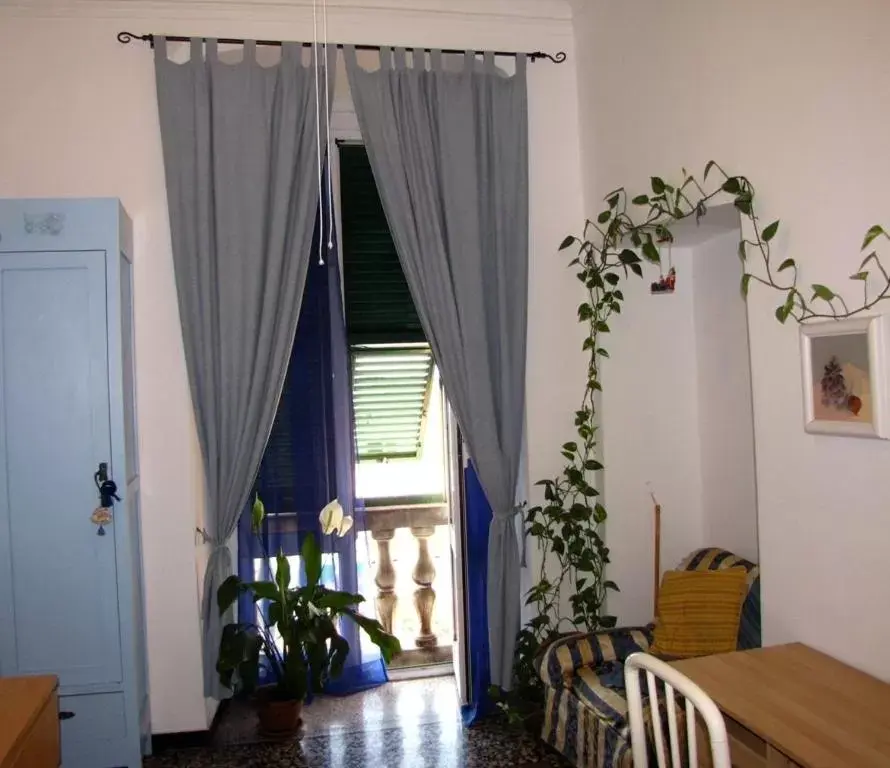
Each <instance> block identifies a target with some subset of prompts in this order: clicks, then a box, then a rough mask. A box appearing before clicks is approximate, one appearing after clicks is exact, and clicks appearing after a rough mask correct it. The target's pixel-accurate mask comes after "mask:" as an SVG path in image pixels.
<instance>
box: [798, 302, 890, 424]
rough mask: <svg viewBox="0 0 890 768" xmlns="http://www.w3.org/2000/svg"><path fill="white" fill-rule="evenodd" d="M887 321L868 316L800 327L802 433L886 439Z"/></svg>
mask: <svg viewBox="0 0 890 768" xmlns="http://www.w3.org/2000/svg"><path fill="white" fill-rule="evenodd" d="M888 319H890V315H870V316H863V317H852V318H848V319H845V320H829V321H827V322H818V323H803V324H802V325H801V326H800V352H801V355H800V356H801V373H802V381H803V402H804V429H805V430H806V431H807V432H810V433H813V434H822V435H847V436H851V437H871V438H879V439H883V440H886V439H888V438H890V429H888V427H890V424H888V417H890V407H888V406H890V403H888V392H887V362H888V354H887V345H888V342H890V327H888Z"/></svg>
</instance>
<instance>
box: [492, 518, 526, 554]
mask: <svg viewBox="0 0 890 768" xmlns="http://www.w3.org/2000/svg"><path fill="white" fill-rule="evenodd" d="M524 508H525V505H524V504H516V505H514V507H513V509H511V510H510V512H509V513H508V514H506V515H504V516H503V517H497V516H495V517H493V518H492V520H491V522H492V524H498V525H501V526H503V527H507V526H510V525H515V524H516V523H515V522H514V521H515V519H516V517H517V516H518V517H519V522H520V525H521V526H522V531H521V533H520V534H519V564H520V566H522V567H523V568H526V567H527V565H528V563H527V562H526V555H525V538H526V537H525V521H524V520H523V519H522V511H523V509H524Z"/></svg>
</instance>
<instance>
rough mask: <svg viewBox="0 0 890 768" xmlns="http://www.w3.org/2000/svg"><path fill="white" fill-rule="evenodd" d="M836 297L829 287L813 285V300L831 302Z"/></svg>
mask: <svg viewBox="0 0 890 768" xmlns="http://www.w3.org/2000/svg"><path fill="white" fill-rule="evenodd" d="M834 297H835V293H834V291H832V290H831V288H828V287H827V286H824V285H821V284H819V283H813V298H814V299H822V300H823V301H831V300H832V299H833V298H834Z"/></svg>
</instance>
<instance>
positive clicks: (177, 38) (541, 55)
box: [117, 32, 566, 64]
mask: <svg viewBox="0 0 890 768" xmlns="http://www.w3.org/2000/svg"><path fill="white" fill-rule="evenodd" d="M167 39H168V40H170V41H171V42H186V43H187V42H188V41H189V40H190V39H191V38H188V37H183V36H182V35H168V36H167ZM205 39H206V38H205ZM134 40H137V41H139V42H141V43H148V44H149V46H150V47H152V48H154V47H155V36H154V35H151V34H148V35H137V34H135V33H133V32H118V33H117V41H118V42H119V43H121V44H122V45H127V44H128V43H132V42H133V41H134ZM217 42H219V43H224V44H226V43H231V44H234V45H240V44H243V43H244V40H242V39H240V38H228V37H226V38H220V39H219V40H218V41H217ZM255 42H256V44H257V45H272V46H280V45H281V41H280V40H256V41H255ZM303 45H304V46H311V45H312V44H311V43H303ZM330 45H332V46H333V45H336V47H337V48H340V49H342V48H343V43H331V44H330ZM386 47H394V46H386ZM405 47H407V48H410V47H411V46H405ZM355 49H356V50H358V51H379V50H380V49H381V46H379V45H361V44H356V45H355ZM424 50H426V51H429V50H430V49H429V48H425V49H424ZM441 52H442V53H455V54H461V53H464V51H462V50H457V49H452V48H443V49H441ZM494 55H495V56H513V57H515V56H516V55H517V54H516V52H515V51H495V52H494ZM526 55H527V56H528V57H529V59H530V60H531V61H537V60H538V59H547V61H552V62H553V63H554V64H562V63H563V62H564V61H565V60H566V53H565V51H558V52H557V53H545V52H544V51H534V52H533V53H529V54H526Z"/></svg>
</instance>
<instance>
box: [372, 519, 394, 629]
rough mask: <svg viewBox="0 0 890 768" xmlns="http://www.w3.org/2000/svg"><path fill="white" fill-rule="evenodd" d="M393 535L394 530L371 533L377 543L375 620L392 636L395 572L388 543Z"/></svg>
mask: <svg viewBox="0 0 890 768" xmlns="http://www.w3.org/2000/svg"><path fill="white" fill-rule="evenodd" d="M394 535H395V531H394V530H391V529H390V530H381V531H371V538H372V539H374V541H376V542H377V575H376V576H375V577H374V583H375V584H376V585H377V618H378V619H379V620H380V623H381V624H382V625H383V628H384V629H385V630H386V631H387V632H389V633H390V634H392V620H393V615H394V614H395V611H396V601H397V598H396V591H395V590H396V571H395V568H393V566H392V558H391V557H390V553H389V543H390V542H391V541H392V539H393V536H394Z"/></svg>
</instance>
